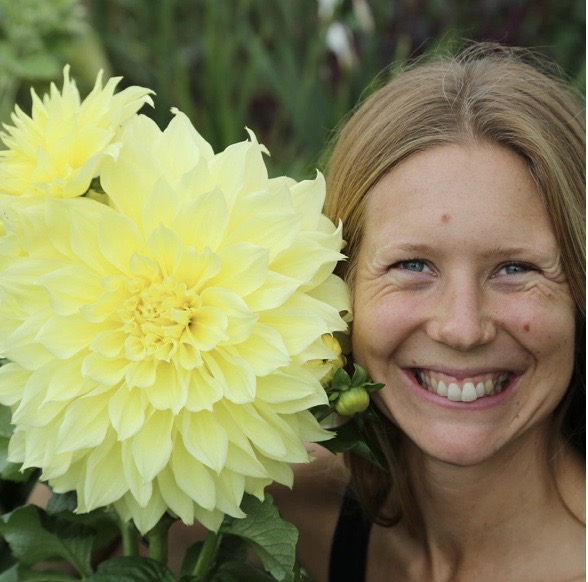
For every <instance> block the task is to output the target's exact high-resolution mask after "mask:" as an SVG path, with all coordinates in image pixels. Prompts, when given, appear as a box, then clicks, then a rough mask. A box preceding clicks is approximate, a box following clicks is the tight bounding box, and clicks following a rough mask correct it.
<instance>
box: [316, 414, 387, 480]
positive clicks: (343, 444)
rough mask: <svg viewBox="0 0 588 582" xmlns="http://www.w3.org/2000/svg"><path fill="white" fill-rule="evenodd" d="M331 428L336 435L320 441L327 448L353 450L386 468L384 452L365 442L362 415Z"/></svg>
mask: <svg viewBox="0 0 588 582" xmlns="http://www.w3.org/2000/svg"><path fill="white" fill-rule="evenodd" d="M329 430H330V431H332V432H334V433H335V437H334V438H332V439H329V440H327V441H322V442H320V443H319V444H320V445H321V446H323V447H324V448H325V449H327V450H328V451H331V452H332V453H335V454H337V453H344V452H345V451H353V452H354V453H356V454H358V455H360V456H361V457H363V458H364V459H367V460H368V461H370V462H372V463H374V464H375V465H378V467H380V468H381V469H384V470H386V462H385V460H384V458H383V456H382V453H381V452H380V451H379V450H377V449H374V448H371V447H370V446H369V445H368V444H367V442H365V439H364V436H363V434H362V430H361V415H359V416H358V417H357V418H353V419H351V420H348V421H347V422H346V423H344V424H342V425H340V426H338V427H336V428H331V429H329Z"/></svg>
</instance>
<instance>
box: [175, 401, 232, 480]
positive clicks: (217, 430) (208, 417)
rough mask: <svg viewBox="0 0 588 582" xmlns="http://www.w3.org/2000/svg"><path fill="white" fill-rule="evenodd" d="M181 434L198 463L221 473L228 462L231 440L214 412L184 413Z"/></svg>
mask: <svg viewBox="0 0 588 582" xmlns="http://www.w3.org/2000/svg"><path fill="white" fill-rule="evenodd" d="M181 422H182V424H181V433H182V438H183V442H184V445H185V447H186V450H187V451H188V452H189V453H190V454H191V455H192V456H193V457H194V458H196V459H198V461H200V462H201V463H203V464H205V465H206V466H207V467H210V468H211V469H212V470H214V471H216V472H217V473H220V472H221V470H222V468H223V466H224V465H225V462H226V460H227V453H228V448H229V439H228V437H227V433H226V431H225V430H224V428H223V427H222V426H221V425H220V424H219V423H218V421H217V420H216V418H215V415H214V412H208V411H206V410H202V411H201V412H198V413H196V414H188V413H184V415H183V419H182V421H181Z"/></svg>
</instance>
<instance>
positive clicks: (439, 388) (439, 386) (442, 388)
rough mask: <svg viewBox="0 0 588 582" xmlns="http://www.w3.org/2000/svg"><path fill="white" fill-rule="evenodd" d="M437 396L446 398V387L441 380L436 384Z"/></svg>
mask: <svg viewBox="0 0 588 582" xmlns="http://www.w3.org/2000/svg"><path fill="white" fill-rule="evenodd" d="M437 394H439V396H445V398H447V386H446V385H445V382H443V380H441V381H440V382H439V383H438V384H437Z"/></svg>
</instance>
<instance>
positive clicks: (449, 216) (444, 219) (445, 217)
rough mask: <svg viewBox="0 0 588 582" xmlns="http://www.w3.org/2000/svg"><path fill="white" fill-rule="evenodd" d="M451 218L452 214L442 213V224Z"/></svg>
mask: <svg viewBox="0 0 588 582" xmlns="http://www.w3.org/2000/svg"><path fill="white" fill-rule="evenodd" d="M450 220H451V215H450V214H447V213H445V214H443V215H441V224H447V223H448V222H449V221H450Z"/></svg>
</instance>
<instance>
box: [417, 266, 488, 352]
mask: <svg viewBox="0 0 588 582" xmlns="http://www.w3.org/2000/svg"><path fill="white" fill-rule="evenodd" d="M471 279H472V278H470V277H467V278H465V277H464V278H461V279H459V280H455V281H447V282H445V284H444V285H443V286H442V291H441V297H440V301H438V303H437V304H436V305H433V306H432V309H431V313H430V318H429V321H428V322H427V333H428V335H429V337H431V338H432V339H434V340H435V341H437V342H441V343H443V344H446V345H447V346H449V347H451V348H453V349H455V350H459V351H468V350H471V349H474V348H476V347H478V346H481V345H484V344H487V343H489V342H491V341H492V340H493V339H494V338H495V336H496V327H495V323H494V320H493V318H492V315H491V313H490V311H489V305H488V300H487V298H486V297H485V292H484V290H483V289H482V288H481V285H480V284H479V283H478V282H477V281H474V280H471Z"/></svg>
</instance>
